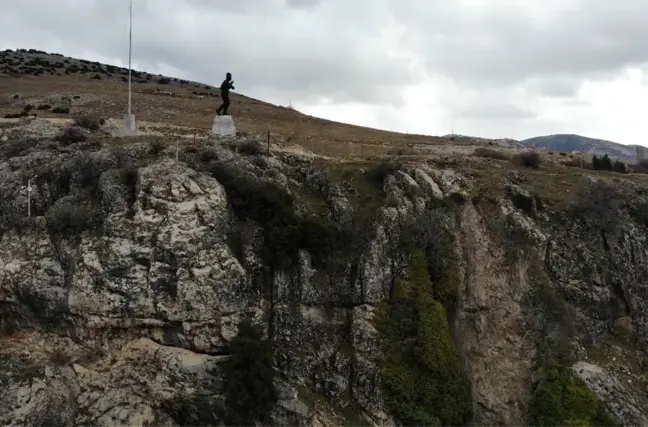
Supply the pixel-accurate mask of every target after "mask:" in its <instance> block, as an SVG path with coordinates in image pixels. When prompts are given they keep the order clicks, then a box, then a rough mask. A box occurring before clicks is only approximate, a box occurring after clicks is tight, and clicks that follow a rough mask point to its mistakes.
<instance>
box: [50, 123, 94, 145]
mask: <svg viewBox="0 0 648 427" xmlns="http://www.w3.org/2000/svg"><path fill="white" fill-rule="evenodd" d="M87 139H88V137H87V136H86V134H85V132H84V131H83V129H81V128H80V127H79V126H67V127H65V128H64V129H63V130H62V131H61V133H59V134H58V135H56V138H55V140H56V141H57V142H58V143H60V144H61V145H63V146H67V145H70V144H77V143H79V142H85V141H86V140H87Z"/></svg>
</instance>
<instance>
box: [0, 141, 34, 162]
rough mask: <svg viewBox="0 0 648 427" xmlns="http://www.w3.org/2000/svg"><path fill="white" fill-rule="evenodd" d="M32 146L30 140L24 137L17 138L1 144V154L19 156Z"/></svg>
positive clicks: (10, 156) (8, 157) (9, 156)
mask: <svg viewBox="0 0 648 427" xmlns="http://www.w3.org/2000/svg"><path fill="white" fill-rule="evenodd" d="M31 146H32V144H31V142H30V141H29V140H26V139H18V140H13V141H10V142H8V143H6V144H3V145H2V146H1V147H2V154H3V156H4V157H5V158H7V159H10V158H12V157H19V156H21V155H22V154H23V153H24V152H25V151H27V150H29V148H30V147H31Z"/></svg>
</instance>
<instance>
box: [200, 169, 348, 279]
mask: <svg viewBox="0 0 648 427" xmlns="http://www.w3.org/2000/svg"><path fill="white" fill-rule="evenodd" d="M211 166H212V167H211V172H212V175H213V176H214V177H215V178H216V179H217V180H218V182H220V183H221V184H222V185H223V187H225V190H226V192H227V199H228V201H229V203H230V205H231V207H232V209H233V210H234V213H235V214H236V216H237V217H238V218H239V219H240V220H243V221H245V220H252V221H254V222H256V223H257V224H259V225H260V226H261V227H263V242H264V246H263V250H262V256H263V258H264V260H265V262H266V263H267V264H268V265H270V266H272V267H273V268H275V269H287V268H289V267H291V266H292V265H294V263H295V262H296V261H297V257H298V251H299V249H307V250H309V251H310V252H311V254H312V255H313V256H312V260H313V266H314V267H315V268H317V267H320V266H323V265H324V264H325V262H326V260H327V259H328V258H330V257H331V256H332V255H333V252H334V249H335V245H338V244H341V242H342V241H343V236H341V231H340V230H338V229H337V228H336V226H335V225H334V224H332V223H331V222H330V221H329V220H328V219H326V218H320V217H318V216H314V215H311V216H306V217H302V216H300V215H299V214H298V212H297V200H296V198H295V197H294V196H293V195H292V194H290V193H288V192H287V191H286V190H284V189H283V188H282V187H281V186H279V185H278V184H276V183H274V182H269V181H264V180H261V179H259V178H257V177H255V176H253V175H250V174H247V173H245V172H243V171H241V170H239V169H237V168H236V167H235V166H234V167H233V166H228V165H227V164H225V163H211Z"/></svg>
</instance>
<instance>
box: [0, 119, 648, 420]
mask: <svg viewBox="0 0 648 427" xmlns="http://www.w3.org/2000/svg"><path fill="white" fill-rule="evenodd" d="M34 123H36V124H34ZM35 126H37V122H34V121H32V122H31V124H25V125H24V126H23V127H25V128H26V129H27V128H29V129H31V130H33V128H34V127H35ZM48 126H49V125H48ZM31 130H30V132H31ZM34 132H35V131H34ZM53 132H54V130H53V129H49V128H47V135H48V138H49V137H50V136H51V135H50V134H53ZM3 136H7V141H6V144H7V145H1V146H0V195H2V199H1V200H0V209H1V210H0V322H2V324H1V325H2V334H1V335H0V342H1V343H2V346H0V347H1V348H0V386H1V389H2V390H3V393H0V423H2V424H3V425H12V426H13V425H16V426H19V425H21V426H22V425H36V424H40V425H62V424H66V425H106V426H112V425H115V426H117V425H167V426H175V425H199V424H202V425H206V424H209V425H218V424H221V425H223V424H224V423H225V418H224V417H225V413H226V410H227V408H226V397H225V395H224V392H223V384H224V381H225V375H226V370H225V368H224V366H225V363H226V362H227V361H228V360H229V359H230V357H231V355H230V352H229V343H230V342H231V340H232V339H233V338H234V337H235V336H236V335H237V333H238V331H239V326H240V325H241V323H242V322H243V321H244V320H245V319H249V320H251V322H252V323H253V324H254V325H256V326H257V327H258V328H259V329H260V330H261V331H262V333H263V337H264V338H265V339H267V340H269V341H270V343H271V344H272V346H271V348H272V359H273V364H274V371H275V373H276V379H275V383H274V386H275V389H276V391H277V403H276V405H275V406H274V407H273V408H272V410H271V411H270V412H271V413H270V419H271V420H272V424H273V425H300V426H311V425H312V426H333V425H341V424H343V423H350V424H356V423H358V420H363V421H362V422H368V423H371V424H373V425H380V426H387V425H394V424H396V423H397V422H398V420H396V419H394V418H393V415H392V414H391V413H390V410H389V407H388V406H387V404H386V402H387V400H388V399H387V395H386V391H385V390H384V388H383V386H382V383H381V369H382V366H383V364H382V361H383V360H382V352H381V348H382V347H381V337H380V334H379V332H378V329H377V327H376V316H377V313H378V311H379V309H380V307H381V304H383V303H384V302H385V300H386V299H388V298H389V297H390V295H391V293H392V291H393V286H394V282H395V281H396V280H397V279H398V278H399V277H402V275H403V274H404V273H403V272H404V271H406V267H407V265H408V257H409V252H408V251H409V249H410V248H411V247H413V246H416V247H419V248H423V249H425V250H426V251H427V252H428V254H432V255H433V256H430V266H429V270H430V276H431V279H432V282H433V283H439V282H440V281H442V280H446V279H443V278H444V277H448V276H447V271H446V272H444V273H443V274H441V273H442V272H441V270H439V269H440V268H441V267H439V266H442V262H441V261H440V260H445V261H447V260H452V262H453V264H452V266H453V269H452V276H451V278H450V279H447V280H449V281H450V284H451V285H452V289H453V292H454V293H453V294H452V298H453V299H452V304H448V306H447V313H448V320H449V323H450V326H451V330H452V334H453V338H454V342H455V344H456V347H457V349H458V353H459V355H460V358H461V363H462V365H463V369H464V370H465V372H466V374H467V376H468V378H469V379H470V382H471V385H472V396H473V401H474V405H473V406H474V407H473V420H472V424H473V425H511V426H513V425H524V424H528V413H529V405H530V402H531V397H532V395H533V389H534V386H535V383H536V381H537V379H538V369H537V366H536V364H537V363H536V362H537V360H538V358H539V357H540V356H539V349H540V348H541V344H542V342H543V340H544V337H545V335H546V329H547V328H544V329H543V325H545V324H546V319H544V317H543V314H542V313H541V312H540V310H539V309H538V308H537V307H536V306H534V303H533V301H532V299H533V298H532V296H533V295H535V294H534V292H536V291H537V283H536V282H537V278H533V277H532V274H531V272H532V271H533V269H534V268H535V267H537V266H538V265H540V266H541V267H542V268H543V269H544V271H546V274H547V278H546V281H547V283H548V286H549V287H550V288H551V289H553V291H554V292H555V294H554V295H557V296H556V298H557V300H556V301H558V302H556V305H559V306H560V307H561V310H563V311H561V313H564V317H565V319H567V320H569V322H568V323H569V325H567V326H569V328H567V329H569V333H570V334H571V335H569V338H570V340H571V341H572V344H573V345H574V346H575V348H576V349H577V350H578V351H577V352H576V353H577V358H578V359H579V360H578V361H577V363H576V364H575V365H574V366H573V372H574V374H575V375H577V376H579V377H580V378H582V379H583V381H585V383H586V384H587V385H588V387H589V388H590V389H591V390H592V391H593V392H594V393H595V394H596V395H597V396H598V397H599V398H601V399H602V400H603V401H605V402H606V403H607V404H608V406H609V408H610V412H611V413H613V415H614V416H616V417H617V418H618V419H619V420H620V421H621V422H622V423H624V424H627V425H645V424H648V421H647V420H648V409H647V408H646V406H647V405H646V403H645V402H646V399H645V396H644V395H643V394H642V393H643V391H642V384H645V383H644V382H643V381H645V380H644V377H645V373H644V371H643V370H642V369H644V368H642V360H643V357H644V356H645V354H646V353H645V352H646V351H648V344H646V343H647V342H648V341H647V340H648V318H646V316H647V315H646V313H645V310H644V309H643V308H644V307H646V306H647V305H648V285H647V284H646V277H648V271H647V270H646V268H648V267H646V266H647V265H648V259H647V256H648V255H647V252H646V249H645V248H646V239H647V238H648V228H647V227H648V221H645V220H644V219H643V218H645V216H642V215H645V213H644V211H643V210H642V209H643V208H645V207H648V199H647V198H646V196H645V195H644V193H643V190H642V189H641V188H640V187H638V186H637V185H635V184H632V183H629V182H627V181H625V180H617V181H610V180H601V179H589V178H586V179H585V180H584V181H583V183H582V191H583V193H582V194H581V195H580V196H578V197H576V196H574V197H575V199H574V200H575V201H574V203H571V204H570V205H569V206H568V207H567V208H564V209H562V210H559V209H553V210H552V209H549V208H548V207H547V206H546V205H545V203H544V202H543V200H542V199H541V198H540V197H539V196H538V195H537V194H535V193H533V192H532V191H530V190H529V189H528V188H527V187H526V185H527V183H528V182H527V181H528V180H527V179H526V178H525V177H523V176H521V175H523V174H522V173H520V172H517V173H515V174H504V175H503V176H502V180H504V181H506V182H505V183H504V185H503V186H502V188H503V190H504V191H503V192H502V193H501V194H500V195H499V197H498V198H497V199H496V200H492V201H491V202H490V203H491V204H490V205H487V206H486V207H484V206H483V205H482V204H481V203H483V202H480V201H479V200H478V198H477V197H476V196H475V194H476V193H477V190H476V188H475V186H476V184H475V183H474V182H473V181H471V178H469V177H468V176H464V175H463V174H462V173H461V171H458V170H453V169H443V168H436V167H433V166H430V165H427V164H419V165H406V166H402V167H399V168H397V169H395V170H392V171H390V172H389V173H387V174H386V175H385V176H384V179H382V180H381V182H380V183H379V184H375V183H374V184H372V185H374V186H373V187H371V185H369V181H368V179H369V178H366V179H367V181H362V182H360V183H359V182H358V180H359V179H360V180H362V179H365V177H369V176H370V173H369V172H368V171H352V173H351V174H348V173H347V172H348V171H347V172H344V171H343V172H341V173H340V172H339V171H337V170H332V171H331V172H330V173H323V172H322V171H320V170H316V168H315V164H314V161H313V159H312V158H306V157H304V156H299V155H295V154H271V155H269V154H267V153H266V152H265V151H264V150H261V149H260V148H259V147H258V142H256V141H248V140H246V139H245V138H241V137H234V136H229V137H223V138H217V139H214V140H211V141H207V142H202V143H201V145H199V146H197V147H193V148H192V149H191V150H189V149H187V150H185V151H183V152H182V153H181V156H180V158H181V161H180V162H179V163H178V164H176V162H175V161H174V159H172V158H166V157H165V155H166V154H163V155H157V156H156V155H153V154H151V153H152V151H151V149H150V147H149V146H148V145H147V144H146V143H140V142H137V141H136V140H134V141H133V143H132V144H130V145H128V146H127V147H125V148H119V149H117V148H110V147H92V146H87V145H79V146H74V145H72V146H66V147H61V146H59V147H56V149H53V148H51V147H50V145H51V140H49V139H48V140H46V139H43V138H44V137H42V136H38V135H36V134H29V138H28V139H24V140H23V139H20V132H19V131H17V130H13V131H11V132H4V133H3ZM3 144H4V143H3ZM163 153H165V152H164V151H163ZM173 157H175V153H174V156H173ZM334 167H335V165H334V166H332V168H334ZM228 174H229V175H228ZM354 174H355V175H354ZM340 176H341V177H342V178H341V179H338V178H339V177H340ZM28 177H34V178H33V191H32V193H31V195H30V203H31V205H30V206H31V213H32V216H31V217H29V218H28V217H27V215H26V212H27V211H26V206H27V194H26V192H25V191H24V188H23V187H24V186H25V185H26V179H27V178H28ZM349 177H351V178H349ZM358 177H359V178H358ZM523 178H524V179H523ZM336 179H337V181H336ZM354 180H355V181H354ZM278 189H280V190H278ZM254 191H256V192H254ZM370 191H375V194H374V195H373V196H371V195H368V194H367V192H370ZM251 194H252V195H253V197H250V195H251ZM269 194H273V195H280V196H277V197H280V198H281V200H274V201H273V200H267V198H268V197H269V196H268V195H269ZM370 196H371V197H375V198H376V199H375V201H376V203H375V206H374V207H375V209H373V210H371V211H369V210H368V208H367V207H366V206H365V205H364V204H362V203H359V202H358V200H361V201H363V202H364V203H366V202H367V201H368V200H371V198H370ZM292 199H295V200H296V202H295V203H296V206H297V208H296V210H295V212H296V213H295V215H297V216H299V217H300V218H308V217H309V216H308V215H313V214H322V211H323V210H325V211H326V213H325V214H323V215H322V216H321V217H326V218H328V220H330V221H331V223H333V224H335V226H336V227H337V228H336V229H337V230H341V233H340V234H341V235H342V236H343V237H344V239H343V240H342V243H343V244H341V245H337V246H335V245H333V244H331V248H332V249H331V252H330V253H328V252H323V251H321V250H319V249H320V248H321V246H318V245H320V242H319V241H318V240H317V239H315V238H313V235H315V236H319V237H321V236H322V235H324V234H325V233H327V230H328V229H327V228H326V227H322V228H315V229H316V230H317V233H315V234H308V235H307V234H305V233H304V234H300V235H297V234H289V233H288V232H286V233H287V234H285V235H284V234H280V233H279V232H278V230H279V231H285V230H284V229H282V228H281V227H284V228H286V229H288V230H289V231H290V229H289V227H292V226H294V224H292V223H290V221H291V218H288V215H289V214H290V212H288V211H287V210H282V209H284V208H285V206H284V205H283V204H282V203H289V202H288V201H289V200H292ZM622 202H623V203H622ZM486 208H487V209H486ZM241 209H247V211H242V210H241ZM276 212H281V213H282V215H284V216H282V217H281V219H280V220H278V219H277V218H276V217H275V216H273V215H274V214H275V213H276ZM291 212H292V211H291ZM268 218H271V219H272V221H271V220H269V219H268ZM282 221H284V222H282ZM309 224H310V223H309ZM273 227H274V228H273ZM311 227H315V226H314V225H312V224H311ZM359 231H361V232H362V233H360V232H359ZM277 236H279V237H277ZM285 236H288V237H285ZM295 236H296V237H295ZM336 236H337V235H336ZM273 238H274V239H281V238H284V239H286V240H287V241H288V243H286V246H288V247H293V248H294V249H295V250H294V251H293V252H290V254H292V255H291V256H294V259H292V258H291V260H292V261H291V263H290V264H289V266H288V267H281V268H280V267H278V266H277V265H274V264H271V261H269V260H272V259H274V258H273V255H275V254H274V253H272V252H271V251H268V240H269V239H273ZM291 239H292V240H291ZM507 239H508V240H507ZM323 240H325V239H323ZM304 241H306V242H307V244H305V243H304ZM326 243H327V244H329V243H331V242H328V241H326ZM333 243H335V242H333ZM308 244H310V245H311V247H307V246H308ZM273 248H274V247H273ZM284 249H286V248H284ZM288 249H290V248H288ZM288 249H287V251H288ZM275 250H277V249H276V248H275ZM287 253H288V252H287ZM287 256H288V255H287ZM436 261H439V265H436V264H435V262H436ZM445 261H444V262H445ZM446 267H447V266H446ZM446 269H447V268H446ZM444 274H445V275H444ZM550 332H551V333H554V332H555V331H550ZM543 334H545V335H543ZM610 337H611V338H610ZM604 339H611V340H612V344H611V346H610V349H609V351H607V353H605V354H603V353H601V352H600V351H599V350H600V345H601V343H602V342H603V341H604ZM628 343H630V344H628ZM624 369H629V370H631V371H632V372H630V371H628V372H626V371H625V370H624ZM628 381H630V382H628ZM630 384H632V385H630ZM619 396H624V397H623V398H619Z"/></svg>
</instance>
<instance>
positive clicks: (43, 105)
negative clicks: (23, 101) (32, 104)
mask: <svg viewBox="0 0 648 427" xmlns="http://www.w3.org/2000/svg"><path fill="white" fill-rule="evenodd" d="M36 109H37V110H51V109H52V106H51V105H49V104H41V105H39V106H38V107H36Z"/></svg>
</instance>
